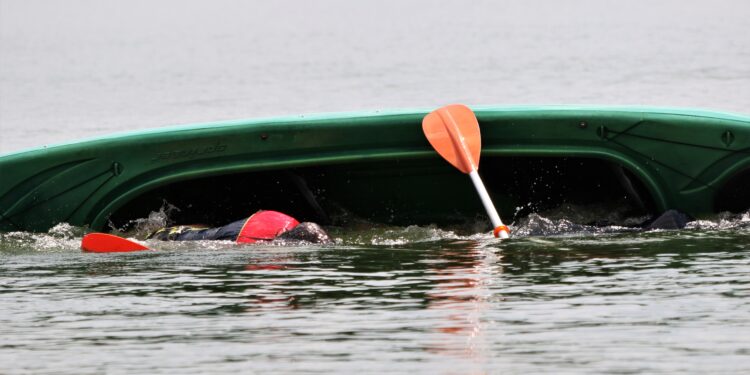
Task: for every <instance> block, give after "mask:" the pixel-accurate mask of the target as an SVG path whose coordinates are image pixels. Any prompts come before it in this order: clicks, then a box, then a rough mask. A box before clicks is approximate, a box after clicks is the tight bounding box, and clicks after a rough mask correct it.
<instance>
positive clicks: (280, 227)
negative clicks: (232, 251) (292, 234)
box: [237, 211, 299, 243]
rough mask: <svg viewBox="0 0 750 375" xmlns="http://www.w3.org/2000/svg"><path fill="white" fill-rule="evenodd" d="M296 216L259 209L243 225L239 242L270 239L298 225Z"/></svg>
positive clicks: (238, 237)
mask: <svg viewBox="0 0 750 375" xmlns="http://www.w3.org/2000/svg"><path fill="white" fill-rule="evenodd" d="M298 224H299V221H297V220H296V219H295V218H293V217H291V216H289V215H286V214H282V213H281V212H277V211H258V212H256V213H254V214H253V216H250V218H248V219H247V221H246V222H245V225H243V226H242V230H240V234H239V236H237V243H254V242H256V241H263V240H265V241H268V240H272V239H274V238H276V236H278V235H280V234H282V233H284V232H286V231H288V230H290V229H292V228H294V227H296V226H297V225H298Z"/></svg>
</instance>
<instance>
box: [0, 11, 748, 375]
mask: <svg viewBox="0 0 750 375" xmlns="http://www.w3.org/2000/svg"><path fill="white" fill-rule="evenodd" d="M749 4H750V3H747V2H745V1H740V0H736V1H730V0H712V1H690V2H685V1H657V2H654V1H628V2H618V1H593V0H591V1H565V2H561V1H559V2H551V1H540V0H532V1H472V2H468V3H464V2H458V1H426V0H424V1H357V2H352V1H334V0H322V1H305V2H302V1H299V2H296V1H290V0H285V1H273V2H253V1H246V2H240V1H228V0H222V1H213V2H183V1H162V2H158V3H154V2H152V1H129V2H115V1H81V0H76V1H66V2H46V1H39V0H32V1H23V2H21V1H15V2H14V1H7V0H0V153H7V152H13V151H18V150H21V149H24V148H28V147H37V146H42V145H45V144H53V143H59V142H68V141H72V140H75V139H78V138H82V137H92V136H97V135H102V134H107V133H112V132H117V131H122V130H133V129H140V128H147V127H157V126H163V125H169V124H175V123H189V122H203V121H212V120H222V119H233V118H249V117H257V116H266V115H290V114H299V113H309V112H321V111H322V112H325V111H352V110H372V109H375V110H377V109H385V108H404V107H422V108H433V107H436V106H439V105H442V104H445V103H451V102H465V103H468V104H603V105H621V104H624V105H630V104H634V105H635V104H637V105H655V106H681V107H701V108H712V109H718V110H726V111H734V112H741V113H748V112H750V33H748V26H747V24H748V19H750V5H749ZM0 179H1V176H0ZM577 214H581V215H583V216H585V214H586V213H585V212H583V213H581V212H577ZM504 216H505V215H504ZM231 219H235V218H229V220H231ZM706 219H707V220H704V221H699V222H697V223H693V224H691V226H690V227H688V228H687V229H685V230H681V231H657V232H646V233H642V232H633V231H628V230H624V229H622V228H603V229H595V228H588V227H579V226H575V227H570V226H567V222H566V221H565V220H562V219H556V220H545V219H544V217H533V218H532V220H525V219H517V220H516V221H515V222H514V225H513V230H514V233H516V235H515V237H514V238H512V239H510V240H508V241H502V242H501V241H499V240H495V239H491V238H488V234H487V233H475V234H463V233H462V234H456V233H454V232H452V231H450V230H448V229H446V228H436V227H381V226H377V225H374V226H373V227H372V228H369V229H367V230H364V229H356V230H355V229H342V228H331V230H332V233H333V234H334V237H335V238H336V239H337V242H336V244H335V245H331V246H300V245H293V246H263V245H259V246H237V245H234V244H231V243H223V242H214V243H183V244H175V243H159V242H149V246H151V247H152V248H154V249H155V250H154V251H149V252H141V253H132V254H84V253H81V251H80V250H79V246H80V240H81V236H82V234H83V229H81V228H71V227H68V226H65V225H61V226H58V227H56V228H55V229H53V230H51V231H50V232H49V233H41V234H32V233H17V232H14V233H1V234H0V373H2V374H6V373H7V374H23V373H34V374H60V373H71V374H73V373H74V374H98V373H113V374H117V373H139V374H153V373H179V374H183V373H184V374H189V373H256V372H257V373H279V372H281V373H289V372H307V373H311V372H312V373H314V372H319V373H331V372H335V373H352V372H363V373H381V372H386V373H405V372H417V373H447V374H455V373H458V374H463V373H711V374H724V373H726V374H744V373H748V372H750V213H744V214H737V215H731V216H727V215H716V216H714V217H710V218H706ZM229 220H228V221H229Z"/></svg>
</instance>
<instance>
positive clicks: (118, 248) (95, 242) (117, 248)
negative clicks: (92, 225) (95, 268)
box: [81, 233, 148, 253]
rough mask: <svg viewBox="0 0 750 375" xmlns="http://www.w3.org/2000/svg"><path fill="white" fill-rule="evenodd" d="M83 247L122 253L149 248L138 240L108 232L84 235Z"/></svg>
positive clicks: (89, 250) (102, 251) (104, 251)
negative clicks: (134, 240)
mask: <svg viewBox="0 0 750 375" xmlns="http://www.w3.org/2000/svg"><path fill="white" fill-rule="evenodd" d="M81 249H82V250H83V251H88V252H92V253H122V252H127V251H141V250H148V248H147V247H146V246H143V245H141V244H139V243H137V242H133V241H131V240H127V239H125V238H122V237H118V236H115V235H112V234H106V233H89V234H87V235H85V236H83V240H82V241H81Z"/></svg>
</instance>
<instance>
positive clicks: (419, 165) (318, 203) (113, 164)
mask: <svg viewBox="0 0 750 375" xmlns="http://www.w3.org/2000/svg"><path fill="white" fill-rule="evenodd" d="M473 109H474V110H475V112H476V114H477V118H478V119H479V124H480V127H481V132H482V159H481V163H480V168H479V172H480V175H482V177H483V179H484V180H485V184H486V185H487V188H488V190H489V192H490V195H491V196H492V197H493V199H494V201H495V204H496V206H498V210H499V211H500V213H501V216H502V217H503V219H504V220H506V221H510V220H513V219H515V218H516V217H518V216H519V215H523V214H526V213H529V212H532V211H535V210H541V209H548V208H551V207H554V206H556V205H561V204H570V203H575V204H598V203H601V204H605V205H606V204H618V205H624V206H626V207H627V208H628V209H629V210H630V209H632V210H633V212H637V211H642V212H646V213H656V212H659V211H663V210H666V209H670V208H674V209H679V210H682V211H684V212H687V213H689V214H692V215H694V216H702V215H707V214H712V213H716V212H722V211H734V212H742V211H743V210H746V209H748V208H749V207H750V197H749V196H750V188H749V187H750V116H745V115H739V114H728V113H719V112H712V111H700V110H687V109H664V108H632V107H622V108H619V107H611V108H600V107H473ZM427 112H428V111H427V110H402V111H389V112H374V113H348V114H327V115H311V116H297V117H283V118H271V119H257V120H239V121H226V122H215V123H205V124H195V125H186V126H177V127H169V128H162V129H156V130H147V131H138V132H133V133H126V134H118V135H113V136H107V137H102V138H97V139H91V140H84V141H80V142H75V143H70V144H63V145H55V146H49V147H44V148H38V149H33V150H28V151H24V152H18V153H13V154H8V155H4V156H0V230H2V231H45V230H48V229H49V228H51V227H53V226H54V225H56V224H58V223H62V222H66V223H69V224H72V225H77V226H89V227H90V228H91V229H93V230H106V229H107V228H108V227H119V226H123V225H127V224H128V223H132V221H133V220H135V219H137V218H143V217H147V216H148V215H149V213H150V212H154V211H158V210H159V209H160V208H163V207H165V205H170V207H176V208H177V209H175V210H173V211H172V215H173V217H172V218H173V219H174V220H175V221H183V222H185V221H190V222H191V223H197V222H202V223H209V224H215V223H216V224H221V223H225V222H228V221H229V220H234V219H237V218H240V217H242V216H246V215H248V214H250V213H252V212H254V211H255V210H257V209H276V210H283V211H286V212H289V213H291V214H293V215H296V216H297V217H298V218H299V219H300V220H313V221H320V222H324V223H331V222H333V223H335V224H341V225H347V224H351V225H355V224H356V223H368V222H369V223H373V222H375V223H389V224H398V225H406V224H430V223H434V224H437V225H443V224H445V225H448V224H451V223H459V222H461V221H472V220H474V221H480V222H481V221H482V220H484V219H485V217H484V216H483V209H482V205H481V203H480V202H479V199H478V198H477V197H476V195H475V193H474V192H473V187H472V185H471V182H470V180H469V178H468V177H467V176H465V175H463V174H461V173H460V172H458V171H457V170H455V169H453V168H452V167H451V166H450V165H449V164H448V163H446V162H445V161H443V160H442V159H440V157H439V156H438V155H437V154H436V153H435V152H434V151H433V150H432V148H431V147H430V145H429V143H428V142H427V140H426V139H425V137H424V135H423V134H422V128H421V121H422V118H423V117H424V115H425V114H426V113H427Z"/></svg>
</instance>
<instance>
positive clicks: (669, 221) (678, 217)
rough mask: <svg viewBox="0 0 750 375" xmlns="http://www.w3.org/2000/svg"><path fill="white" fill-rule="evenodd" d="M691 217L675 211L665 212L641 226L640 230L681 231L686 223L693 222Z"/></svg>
mask: <svg viewBox="0 0 750 375" xmlns="http://www.w3.org/2000/svg"><path fill="white" fill-rule="evenodd" d="M693 220H695V219H693V218H692V217H690V216H688V215H687V214H685V213H683V212H680V211H677V210H667V211H665V212H664V213H663V214H661V215H659V217H657V218H655V219H651V220H647V221H646V222H644V223H642V224H641V228H643V229H644V230H654V229H682V228H685V225H687V223H689V222H691V221H693Z"/></svg>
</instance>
